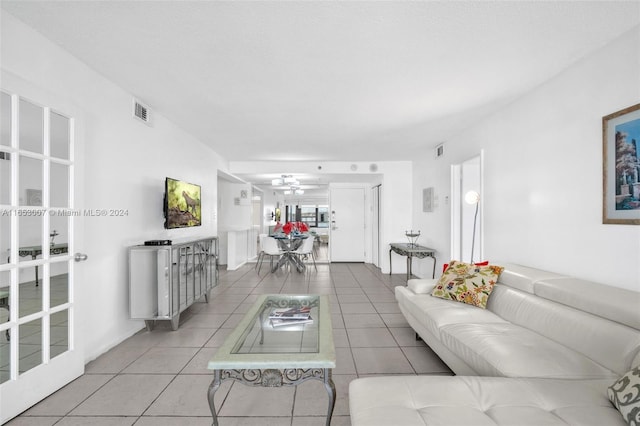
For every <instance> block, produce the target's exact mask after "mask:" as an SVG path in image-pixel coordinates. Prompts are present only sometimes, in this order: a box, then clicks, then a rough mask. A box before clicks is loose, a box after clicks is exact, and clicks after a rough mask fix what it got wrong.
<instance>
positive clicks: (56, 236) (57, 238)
mask: <svg viewBox="0 0 640 426" xmlns="http://www.w3.org/2000/svg"><path fill="white" fill-rule="evenodd" d="M50 212H53V210H51V211H50ZM68 242H69V218H68V217H67V216H64V215H63V213H58V214H56V215H53V216H50V217H49V253H50V255H51V257H53V256H64V255H66V254H67V253H68V247H69V246H68Z"/></svg>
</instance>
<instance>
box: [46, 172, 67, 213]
mask: <svg viewBox="0 0 640 426" xmlns="http://www.w3.org/2000/svg"><path fill="white" fill-rule="evenodd" d="M50 173H51V180H50V182H49V188H50V189H51V192H50V194H51V195H50V199H49V205H50V206H51V207H69V166H67V165H65V164H58V163H54V162H51V166H50Z"/></svg>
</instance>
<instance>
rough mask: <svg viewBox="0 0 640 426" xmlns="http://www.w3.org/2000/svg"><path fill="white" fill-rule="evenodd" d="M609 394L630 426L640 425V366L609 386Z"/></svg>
mask: <svg viewBox="0 0 640 426" xmlns="http://www.w3.org/2000/svg"><path fill="white" fill-rule="evenodd" d="M607 394H608V395H609V399H610V400H611V402H613V405H615V406H616V408H617V409H618V411H620V414H622V417H623V418H624V420H625V421H626V422H627V423H629V425H630V426H638V425H640V366H637V367H636V368H634V369H632V370H631V371H629V372H628V373H627V374H625V375H624V376H622V377H621V378H620V379H619V380H617V381H616V382H615V383H614V384H612V385H611V386H609V388H608V389H607Z"/></svg>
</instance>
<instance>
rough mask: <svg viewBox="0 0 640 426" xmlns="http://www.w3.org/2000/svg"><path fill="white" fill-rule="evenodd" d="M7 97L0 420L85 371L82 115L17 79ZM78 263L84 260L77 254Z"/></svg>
mask: <svg viewBox="0 0 640 426" xmlns="http://www.w3.org/2000/svg"><path fill="white" fill-rule="evenodd" d="M1 89H2V91H1V92H0V98H1V104H0V117H1V123H0V128H1V129H2V131H1V132H0V177H1V179H2V180H1V182H2V183H1V184H0V253H2V255H1V256H0V423H4V422H6V421H8V420H9V419H11V418H13V417H15V416H16V415H18V414H20V413H21V412H22V411H24V410H25V409H27V408H29V407H30V406H32V405H33V404H35V403H37V402H38V401H40V400H41V399H43V398H45V397H46V396H48V395H49V394H51V393H53V392H55V391H56V390H58V389H59V388H61V387H62V386H64V385H65V384H67V383H69V382H70V381H71V380H73V379H75V378H77V377H78V376H80V375H81V374H82V373H83V372H84V354H83V346H82V342H81V339H80V337H81V336H80V333H79V332H78V324H80V319H79V318H78V317H79V315H78V310H77V305H76V302H77V296H76V294H77V293H76V288H77V285H78V282H79V275H78V274H77V272H78V271H77V269H76V263H75V260H74V259H75V256H74V253H76V250H78V248H79V247H81V246H82V241H81V238H82V236H81V235H78V233H76V232H74V231H75V229H76V226H77V225H78V221H79V220H81V218H80V217H79V216H81V211H80V210H79V208H80V206H81V203H80V194H81V193H82V191H81V188H79V186H78V185H77V184H76V182H78V181H81V180H82V170H81V168H80V167H79V164H80V160H81V158H82V155H81V153H80V152H79V150H80V149H81V148H80V147H79V145H81V144H77V143H76V135H77V134H78V126H79V121H78V117H77V115H76V114H75V112H76V110H75V109H74V108H73V107H72V106H71V105H70V104H66V103H65V102H63V101H61V100H60V97H59V96H55V95H52V94H50V93H49V92H46V91H44V90H41V89H39V88H35V87H33V86H32V85H30V84H28V83H26V82H24V81H23V80H22V79H20V78H19V77H17V76H14V75H13V74H10V73H7V72H3V73H2V88H1ZM80 257H81V256H80Z"/></svg>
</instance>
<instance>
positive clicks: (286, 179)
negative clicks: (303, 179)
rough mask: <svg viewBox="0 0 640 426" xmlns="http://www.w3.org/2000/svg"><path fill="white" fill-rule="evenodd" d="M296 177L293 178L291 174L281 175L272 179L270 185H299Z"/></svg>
mask: <svg viewBox="0 0 640 426" xmlns="http://www.w3.org/2000/svg"><path fill="white" fill-rule="evenodd" d="M299 184H300V182H298V179H296V178H294V177H293V175H282V176H281V177H279V178H276V179H272V180H271V185H272V186H282V185H299Z"/></svg>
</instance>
